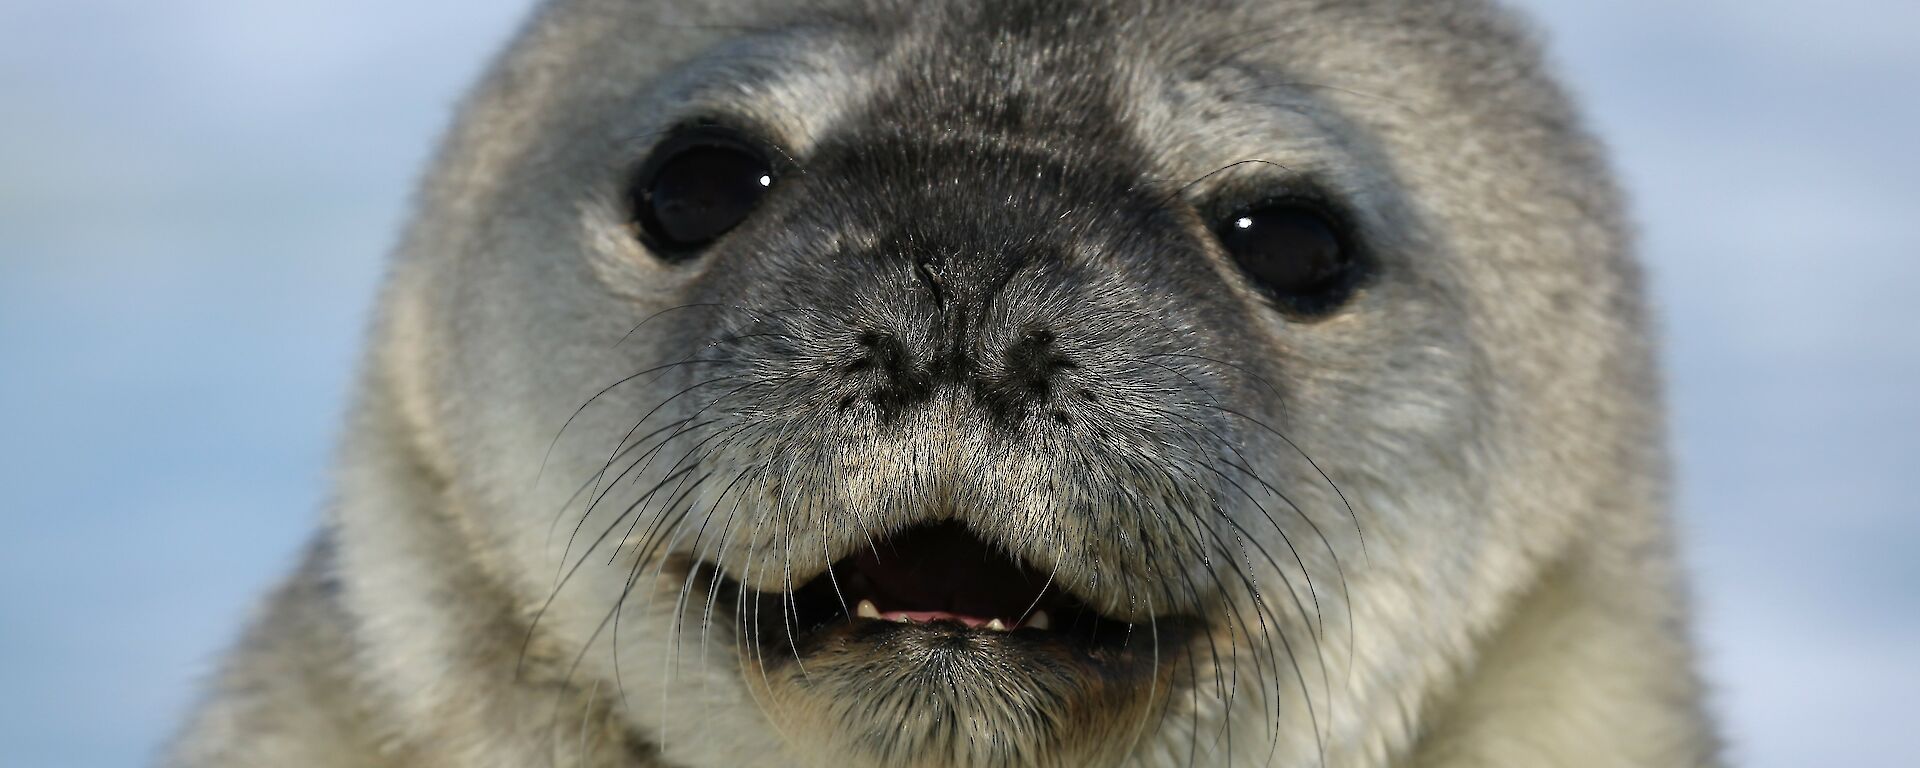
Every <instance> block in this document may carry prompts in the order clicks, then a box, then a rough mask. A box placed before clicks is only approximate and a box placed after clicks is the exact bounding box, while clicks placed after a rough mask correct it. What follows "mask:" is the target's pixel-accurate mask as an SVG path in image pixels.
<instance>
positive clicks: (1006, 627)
mask: <svg viewBox="0 0 1920 768" xmlns="http://www.w3.org/2000/svg"><path fill="white" fill-rule="evenodd" d="M700 567H701V569H702V570H703V574H704V577H705V578H714V577H716V576H717V577H718V578H719V579H720V585H719V586H720V590H719V596H720V598H721V599H722V600H725V601H728V602H732V603H734V607H737V608H739V607H743V608H744V610H741V611H740V613H739V615H740V616H741V620H742V621H743V622H745V623H746V626H745V629H746V630H747V631H748V633H749V635H750V636H752V637H756V638H758V639H759V641H760V643H761V644H762V645H763V646H775V647H781V648H782V649H783V650H791V651H792V652H793V653H794V654H796V655H805V654H807V653H808V652H809V651H810V650H812V649H813V648H814V647H816V646H818V645H819V644H820V643H821V642H823V641H825V640H827V639H830V638H831V637H834V636H839V637H848V636H852V637H873V636H875V634H876V633H887V632H919V633H927V634H931V635H954V634H964V635H967V636H969V637H970V638H971V639H974V640H991V639H992V638H993V637H994V636H996V635H999V636H1004V638H1005V640H1006V642H1008V643H1017V644H1020V645H1029V644H1035V643H1038V644H1044V645H1047V646H1052V647H1053V648H1054V649H1056V650H1065V649H1067V648H1073V649H1078V650H1081V651H1083V652H1087V653H1094V654H1096V655H1097V654H1100V653H1102V652H1106V651H1112V650H1117V649H1123V648H1125V647H1126V645H1127V643H1128V641H1129V640H1130V639H1131V638H1132V637H1133V635H1134V634H1135V625H1133V624H1131V623H1128V622H1125V621H1119V620H1115V619H1110V618H1108V617H1105V616H1102V615H1101V614H1100V613H1099V612H1098V611H1097V610H1095V609H1093V608H1092V607H1091V606H1089V605H1088V604H1086V603H1085V602H1083V601H1081V600H1079V599H1077V598H1075V597H1074V596H1073V595H1071V594H1069V593H1068V592H1067V591H1066V590H1065V589H1063V588H1062V585H1060V584H1059V583H1057V582H1055V581H1054V579H1053V578H1052V574H1051V573H1049V572H1048V571H1045V570H1041V569H1037V568H1033V567H1030V566H1028V565H1027V564H1025V563H1023V562H1021V561H1019V560H1017V559H1015V558H1013V557H1010V556H1008V555H1007V554H1006V553H1004V552H1002V551H1000V550H999V549H998V548H996V547H994V546H992V545H990V544H988V543H986V542H985V541H982V540H981V539H980V538H979V537H977V536H975V535H974V534H973V533H971V532H970V531H968V530H967V528H966V527H965V526H963V525H960V524H958V523H951V522H947V523H935V524H928V525H920V526H915V527H913V528H910V529H908V530H906V531H903V532H901V533H899V534H896V535H894V536H891V537H888V538H886V539H882V540H878V541H875V542H873V544H872V545H871V546H863V547H862V548H861V549H860V550H859V551H858V552H856V553H854V554H852V555H849V556H847V557H845V558H842V559H841V560H839V561H837V562H835V563H834V564H833V565H832V567H831V568H829V569H828V570H827V571H826V572H824V573H821V574H820V575H818V576H816V577H814V578H812V579H811V580H809V581H808V582H806V583H805V584H803V585H801V586H800V587H798V588H797V589H795V590H793V591H792V592H787V593H781V592H756V591H753V590H747V589H743V588H741V587H740V585H739V584H738V583H737V582H735V581H733V580H732V579H729V578H727V577H725V576H724V575H720V574H717V573H716V572H715V569H713V567H712V566H710V565H705V564H703V565H701V566H700ZM743 604H744V605H743Z"/></svg>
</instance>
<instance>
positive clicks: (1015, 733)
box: [703, 524, 1197, 766]
mask: <svg viewBox="0 0 1920 768" xmlns="http://www.w3.org/2000/svg"><path fill="white" fill-rule="evenodd" d="M703 568H704V570H705V573H706V576H707V578H717V579H718V580H719V583H718V584H717V586H718V596H719V597H720V598H721V600H722V602H730V603H732V605H727V606H724V607H721V608H720V610H727V609H733V610H734V611H735V614H734V615H736V616H738V617H739V620H740V622H741V627H740V629H741V632H742V636H743V637H744V638H745V641H744V642H742V643H741V644H740V653H741V656H742V660H743V662H744V664H743V670H742V674H743V676H744V678H745V681H746V682H747V684H748V685H749V686H750V687H752V688H755V689H758V690H757V693H756V695H757V697H758V698H760V700H761V701H762V702H763V704H765V705H766V708H767V712H768V714H769V715H770V716H771V717H773V718H774V719H775V720H776V721H777V722H778V725H780V727H781V731H782V733H785V734H787V735H788V737H789V739H792V740H796V741H801V742H804V743H802V744H796V745H795V746H797V747H801V748H804V749H808V750H809V751H812V750H820V751H821V752H822V754H831V755H842V756H847V757H850V758H858V759H863V760H871V761H872V762H873V764H884V765H929V766H931V765H1005V764H1026V763H1028V762H1036V763H1040V764H1082V763H1087V764H1098V763H1099V762H1100V760H1099V759H1097V758H1098V756H1101V755H1115V756H1117V755H1118V754H1121V753H1122V752H1124V751H1125V750H1126V749H1127V748H1128V747H1129V746H1130V745H1131V743H1132V741H1133V740H1134V739H1135V738H1136V737H1137V736H1138V735H1139V734H1140V731H1141V730H1142V728H1144V727H1146V725H1147V723H1148V721H1149V720H1150V718H1148V717H1146V714H1147V713H1150V712H1151V711H1153V710H1154V709H1155V707H1156V706H1158V705H1159V703H1161V702H1164V701H1165V700H1166V699H1167V698H1168V695H1169V694H1170V692H1171V688H1172V685H1173V683H1172V680H1173V678H1174V675H1175V672H1176V670H1177V669H1182V668H1184V667H1182V666H1181V665H1180V664H1178V663H1176V661H1175V660H1176V659H1177V658H1180V656H1179V653H1180V652H1181V649H1182V647H1183V646H1184V645H1185V643H1186V641H1187V639H1188V638H1189V637H1190V636H1192V635H1193V630H1194V629H1195V628H1196V627H1197V623H1196V622H1193V621H1189V620H1186V619H1182V618H1178V617H1165V618H1156V619H1155V620H1153V621H1151V622H1149V623H1145V624H1130V623H1128V622H1125V621H1119V620H1115V619H1112V618H1109V617H1106V616H1102V615H1101V614H1100V613H1099V612H1097V611H1095V610H1094V609H1093V608H1091V607H1089V606H1088V605H1087V604H1086V603H1084V602H1082V601H1080V600H1077V599H1075V598H1073V597H1072V596H1070V595H1068V594H1067V593H1066V591H1065V590H1063V589H1061V586H1060V585H1059V584H1056V583H1053V582H1052V580H1051V579H1050V578H1049V575H1048V574H1047V573H1046V572H1041V571H1037V570H1035V569H1030V568H1027V567H1025V566H1023V565H1022V564H1020V563H1019V562H1016V561H1014V560H1012V559H1011V558H1008V557H1007V556H1005V555H1004V554H1001V553H1000V552H998V551H997V550H996V549H994V548H993V547H990V546H988V545H987V544H985V543H983V542H982V541H980V540H979V539H978V538H976V537H974V536H973V535H972V534H970V533H968V532H967V531H966V529H965V528H963V527H961V526H959V525H954V524H939V525H930V526H922V527H919V528H915V529H912V530H909V531H907V532H905V533H902V534H900V535H897V536H894V537H891V538H889V539H886V540H881V541H876V542H874V543H873V545H872V546H871V547H865V548H863V550H862V551H861V552H860V553H858V554H856V555H853V556H850V557H848V558H846V559H843V560H841V561H839V562H837V563H835V564H834V565H833V567H832V568H831V569H830V570H829V572H828V573H824V574H821V575H820V576H818V577H816V578H814V579H813V580H811V581H810V582H808V583H807V584H805V585H804V586H802V587H800V588H798V589H795V590H794V591H792V592H789V593H771V592H755V591H752V590H747V589H743V588H741V587H740V586H739V585H738V584H736V583H734V582H732V581H731V580H729V579H727V578H726V577H724V576H720V575H718V574H717V573H715V572H714V570H713V569H712V568H711V567H703ZM1076 756H1077V757H1076ZM1062 761H1065V762H1064V763H1063V762H1062Z"/></svg>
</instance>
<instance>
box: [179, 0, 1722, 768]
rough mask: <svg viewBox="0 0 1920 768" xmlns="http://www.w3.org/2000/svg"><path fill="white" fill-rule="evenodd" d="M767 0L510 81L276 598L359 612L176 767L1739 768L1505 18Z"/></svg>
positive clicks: (550, 50) (222, 707) (1252, 8)
mask: <svg viewBox="0 0 1920 768" xmlns="http://www.w3.org/2000/svg"><path fill="white" fill-rule="evenodd" d="M763 5H765V6H778V5H779V4H759V3H754V2H747V1H746V0H741V1H740V2H718V1H716V2H704V3H676V2H667V1H665V0H662V1H661V2H643V1H641V0H562V1H560V2H554V3H550V4H547V5H545V6H543V7H542V10H541V11H540V12H539V13H538V14H537V15H536V17H535V19H534V20H533V22H532V23H531V24H530V25H529V26H528V27H527V28H526V30H525V31H524V32H523V33H522V36H521V38H520V40H519V41H518V42H517V43H516V44H515V45H514V47H513V49H512V50H511V51H510V52H509V53H508V54H507V56H506V57H505V58H504V59H503V60H502V61H501V63H500V64H499V65H497V67H496V69H495V70H494V72H493V73H492V75H491V76H490V77H489V78H488V81H487V84H486V85H485V86H484V87H483V88H482V89H481V90H480V91H479V92H478V93H477V94H476V95H475V96H474V98H473V100H472V101H471V102H470V103H469V104H468V105H467V107H466V108H465V110H464V112H463V117H462V119H461V122H460V125H459V127H458V129H457V130H456V131H455V133H454V134H453V135H452V136H451V137H450V139H449V141H448V144H447V147H446V149H445V151H444V152H443V154H442V156H441V158H440V160H439V163H438V165H437V169H436V171H435V173H434V174H433V176H432V177H431V179H430V180H429V183H428V186H427V190H426V194H425V196H424V198H423V202H422V212H421V214H420V216H419V217H418V219H417V220H416V221H415V223H414V226H413V227H412V229H410V230H409V233H408V236H407V240H406V242H405V244H404V246H403V248H402V249H401V252H400V254H399V256H398V258H397V264H396V266H395V269H394V273H393V277H392V279H391V282H390V284H389V287H388V289H387V293H386V294H385V298H384V304H383V313H382V319H381V324H380V331H379V334H378V336H377V340H376V343H375V346H374V352H373V359H372V363H371V365H370V371H369V375H368V378H367V381H366V384H365V387H364V391H363V395H362V404H361V406H360V409H359V411H358V412H357V413H356V416H355V420H354V422H353V426H352V427H351V429H350V431H349V439H348V449H347V450H346V451H345V452H344V458H343V464H344V465H345V470H346V471H345V472H343V479H342V483H341V493H340V497H341V501H340V504H339V506H338V509H337V510H336V511H335V513H334V521H333V525H332V526H330V528H329V530H328V532H327V534H326V535H325V536H324V537H323V541H322V546H320V547H317V548H316V551H315V554H314V555H313V556H312V557H311V559H310V562H309V566H308V567H307V568H306V569H304V570H303V571H302V575H301V576H298V577H296V583H295V585H294V586H295V587H298V589H293V588H290V590H289V592H288V596H286V597H283V598H281V602H282V603H283V604H284V606H285V607H284V611H285V612H288V613H290V614H291V615H294V616H295V617H296V618H298V619H299V621H298V622H294V623H290V624H288V625H287V626H301V627H306V626H322V627H334V626H339V627H344V629H341V630H340V631H339V632H337V633H334V634H324V633H296V634H288V633H290V632H291V630H287V631H283V632H274V631H268V630H261V631H262V632H263V633H264V634H262V635H261V637H260V638H259V639H256V640H252V641H250V643H251V645H250V646H249V649H248V652H247V653H245V654H243V655H241V656H240V657H239V658H240V659H241V661H242V662H243V664H242V666H238V667H236V669H238V670H239V671H237V672H234V673H232V674H234V675H236V679H235V681H234V682H232V683H231V684H230V685H231V686H232V689H233V690H235V691H241V692H248V693H236V694H233V695H231V696H228V697H224V698H219V699H216V701H215V703H214V705H212V706H210V708H209V709H208V713H209V714H206V715H203V725H202V726H201V727H200V728H198V729H197V730H196V731H195V733H196V734H199V736H198V739H199V740H198V741H191V740H190V741H189V742H187V744H188V745H189V746H188V747H187V748H185V751H184V753H185V754H194V755H211V754H221V755H228V756H232V757H231V759H229V760H227V761H226V764H238V765H261V764H297V763H303V762H326V761H324V760H320V759H318V757H316V756H326V757H327V758H328V759H329V760H331V761H332V762H333V763H335V764H366V763H368V762H373V761H374V760H373V758H371V757H369V755H371V754H376V753H377V754H380V755H387V756H389V757H385V758H381V759H389V760H397V761H399V762H401V763H404V764H435V763H433V762H432V761H436V760H438V761H442V762H444V763H446V764H500V765H526V764H539V763H542V762H551V763H553V764H563V765H573V764H582V765H606V766H613V765H631V764H634V763H636V762H638V763H640V764H653V763H659V764H665V765H679V766H733V765H820V766H833V767H834V768H842V767H843V766H928V767H929V768H932V767H934V766H1083V765H1084V766H1106V765H1121V764H1132V765H1201V764H1235V763H1237V764H1243V765H1245V764H1259V765H1285V766H1310V765H1318V766H1390V765H1404V764H1420V765H1427V766H1456V765H1476V766H1478V765H1500V764H1526V765H1545V764H1552V765H1588V764H1594V765H1601V764H1605V765H1623V764H1662V765H1665V764H1699V763H1701V762H1703V761H1705V760H1707V759H1709V758H1708V757H1707V756H1708V755H1710V752H1711V748H1710V743H1711V740H1710V738H1708V737H1706V736H1705V735H1704V734H1705V733H1706V729H1705V727H1704V726H1703V725H1702V724H1701V720H1700V718H1699V715H1698V712H1697V710H1695V709H1694V708H1693V704H1692V702H1693V701H1694V700H1695V696H1696V691H1695V690H1694V689H1693V687H1692V683H1691V677H1690V675H1688V674H1687V673H1686V670H1687V664H1688V659H1687V653H1686V644H1685V639H1684V634H1683V633H1681V632H1678V631H1676V630H1675V627H1679V626H1683V622H1682V621H1681V619H1682V612H1681V611H1680V609H1679V608H1678V601H1677V599H1675V598H1674V597H1673V594H1674V589H1673V584H1672V576H1671V568H1670V564H1669V562H1668V559H1667V558H1668V554H1667V549H1666V535H1665V528H1664V506H1663V499H1662V495H1661V485H1660V477H1661V459H1660V451H1659V450H1658V448H1657V445H1658V443H1659V439H1658V416H1657V395H1656V393H1655V388H1654V387H1653V385H1652V375H1651V368H1650V363H1649V360H1650V356H1649V354H1648V351H1647V348H1646V345H1645V341H1644V332H1643V329H1642V327H1641V320H1640V309H1639V304H1638V286H1637V277H1636V273H1635V271H1634V268H1633V266H1632V264H1631V262H1630V260H1629V259H1628V258H1627V248H1626V244H1625V242H1624V238H1623V236H1622V235H1621V234H1620V233H1621V231H1622V229H1623V228H1622V227H1621V225H1620V222H1619V221H1618V216H1617V214H1616V213H1615V210H1616V205H1617V203H1616V201H1615V199H1614V198H1615V196H1614V193H1613V190H1612V188H1611V186H1610V185H1609V183H1608V182H1607V181H1606V174H1605V170H1604V168H1603V167H1602V165H1601V163H1600V160H1599V158H1598V154H1597V153H1596V152H1595V151H1594V150H1593V149H1592V147H1591V146H1590V145H1589V143H1588V142H1587V140H1586V139H1585V137H1584V135H1583V134H1582V133H1581V132H1580V130H1579V128H1578V123H1577V121H1576V120H1574V119H1573V117H1572V116H1571V111H1570V109H1569V108H1568V106H1567V104H1566V103H1565V101H1564V99H1563V97H1562V96H1561V95H1560V94H1559V92H1558V91H1557V90H1556V89H1555V88H1554V87H1553V86H1552V85H1551V84H1550V83H1549V82H1548V81H1547V80H1546V79H1545V78H1544V77H1542V76H1541V75H1540V74H1539V71H1538V69H1539V67H1538V63H1537V61H1536V57H1535V56H1534V55H1533V53H1532V48H1531V46H1530V45H1529V44H1528V43H1527V42H1526V40H1525V38H1524V37H1523V36H1522V35H1520V34H1519V33H1517V32H1516V31H1515V29H1514V28H1513V25H1512V24H1511V23H1510V22H1508V21H1507V20H1506V18H1505V17H1504V16H1503V15H1501V14H1500V13H1499V12H1497V11H1496V10H1494V9H1492V8H1490V7H1489V6H1487V5H1486V4H1483V3H1480V2H1474V1H1472V0H1436V2H1429V3H1399V2H1385V1H1382V2H1372V1H1371V0H1365V1H1361V2H1350V3H1319V2H1293V1H1292V0H1273V1H1271V2H1259V3H1253V2H1248V3H1237V2H1213V1H1212V0H1207V1H1205V2H1186V1H1185V0H1182V1H1181V2H1158V1H1157V0H1147V1H1146V2H1139V3H1131V2H1129V3H1121V2H1112V1H1110V0H1000V1H996V2H933V3H916V4H903V3H891V2H867V1H865V0H861V1H858V2H846V3H837V2H827V3H809V4H805V5H804V6H799V7H792V8H788V7H763ZM312 574H321V576H315V575H312ZM323 576H325V577H326V578H325V579H323V578H322V577H323ZM329 579H330V580H329ZM322 582H323V583H322ZM269 629H270V628H269ZM317 646H324V647H317ZM312 659H346V660H347V661H342V662H338V666H339V667H343V668H342V669H336V668H335V667H332V666H327V667H325V668H324V669H323V670H322V672H324V674H319V673H316V675H317V679H319V680H320V682H311V681H307V677H306V676H303V675H305V673H304V672H301V673H297V674H296V673H288V672H287V671H286V669H287V668H290V667H291V668H298V669H305V667H304V666H303V665H306V664H308V663H309V662H310V660H312ZM282 678H291V679H297V680H301V681H303V684H302V685H298V686H290V685H288V684H285V683H277V682H273V681H277V680H280V679H282ZM337 680H350V681H352V682H351V683H337V682H336V681H337ZM261 690H266V691H274V692H283V691H290V692H288V693H284V694H279V693H276V696H284V700H282V699H281V698H276V699H275V700H274V701H272V702H269V703H267V704H251V703H250V702H251V701H252V699H250V698H249V696H252V695H253V694H252V693H250V692H253V691H261ZM311 691H324V692H329V695H328V697H326V700H325V701H324V702H320V703H315V702H313V701H308V700H306V699H307V698H312V695H311V694H310V693H309V692H311ZM303 697H304V698H303ZM341 700H345V701H349V702H352V706H348V707H342V706H340V705H338V704H337V703H330V702H338V701H341ZM1542 702H1544V703H1542ZM342 709H345V710H350V711H351V712H353V713H359V712H361V711H369V712H373V713H376V714H375V715H372V716H368V717H367V718H366V719H367V720H371V721H373V724H372V725H366V726H364V727H358V728H350V729H347V730H350V731H352V732H353V735H354V739H357V740H358V741H354V740H353V739H343V738H334V737H333V736H332V734H333V733H334V731H333V730H329V729H337V728H339V726H336V725H335V724H336V723H338V722H345V721H346V720H344V719H342V718H343V717H345V716H342V717H333V718H331V719H327V720H326V722H325V723H324V724H323V725H322V726H311V725H307V724H305V723H304V722H302V723H301V724H300V725H299V727H295V726H289V725H287V724H286V723H287V722H288V721H299V718H300V717H303V716H307V717H311V713H315V712H322V713H329V714H331V713H333V712H335V711H336V710H342ZM254 713H278V714H272V715H261V716H260V717H259V718H258V719H259V721H261V722H264V723H266V724H267V725H266V727H264V728H263V729H262V730H263V731H264V732H268V733H274V734H285V733H292V732H296V731H298V732H302V733H306V732H307V731H312V732H313V733H317V734H319V735H311V734H309V736H307V737H306V738H304V740H303V739H301V738H291V737H288V738H280V739H278V740H265V741H263V742H261V743H262V744H263V746H259V747H258V748H256V749H254V750H252V751H248V750H244V749H236V750H233V751H222V749H223V748H224V746H226V745H228V744H230V743H231V742H238V741H240V740H239V739H232V740H231V742H230V741H228V740H222V738H221V737H220V734H225V733H231V732H233V731H234V730H235V728H233V727H232V726H230V725H229V724H230V723H234V722H246V723H251V722H255V721H254V720H249V719H248V718H250V717H253V716H254ZM289 713H291V714H289ZM302 713H305V714H302ZM355 716H358V715H357V714H356V715H355ZM347 719H350V718H347ZM303 728H304V729H307V730H305V731H303V730H302V729H303ZM350 742H351V743H358V744H366V745H373V746H369V747H366V748H364V749H361V750H360V751H357V752H352V754H346V755H344V756H343V754H342V753H343V752H347V751H350V748H348V747H345V746H335V745H342V744H347V743H350ZM285 745H299V746H285ZM1597 745H1619V746H1617V747H1611V748H1610V749H1616V750H1617V752H1605V750H1602V749H1600V747H1599V746H1597ZM1603 752H1604V754H1603ZM393 755H401V756H400V757H392V756H393ZM1515 755H1522V756H1524V757H1523V758H1522V759H1520V761H1519V762H1518V763H1515V762H1514V760H1515V759H1516V758H1515V757H1514V756H1515ZM1409 761H1412V762H1411V763H1410V762H1409ZM188 762H192V763H194V764H201V763H202V762H210V761H192V760H190V761H188Z"/></svg>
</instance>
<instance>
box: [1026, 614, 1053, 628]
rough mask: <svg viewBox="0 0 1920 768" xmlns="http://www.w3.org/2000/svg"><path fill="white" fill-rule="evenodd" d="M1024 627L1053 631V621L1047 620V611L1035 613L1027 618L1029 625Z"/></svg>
mask: <svg viewBox="0 0 1920 768" xmlns="http://www.w3.org/2000/svg"><path fill="white" fill-rule="evenodd" d="M1022 626H1025V627H1027V628H1029V629H1052V628H1053V620H1052V619H1049V618H1047V612H1046V611H1034V612H1033V615H1032V616H1028V617H1027V623H1026V624H1024V625H1022Z"/></svg>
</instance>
